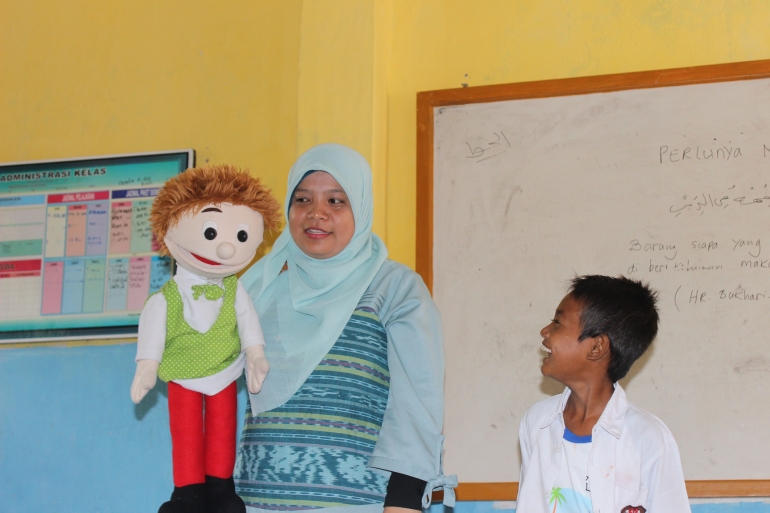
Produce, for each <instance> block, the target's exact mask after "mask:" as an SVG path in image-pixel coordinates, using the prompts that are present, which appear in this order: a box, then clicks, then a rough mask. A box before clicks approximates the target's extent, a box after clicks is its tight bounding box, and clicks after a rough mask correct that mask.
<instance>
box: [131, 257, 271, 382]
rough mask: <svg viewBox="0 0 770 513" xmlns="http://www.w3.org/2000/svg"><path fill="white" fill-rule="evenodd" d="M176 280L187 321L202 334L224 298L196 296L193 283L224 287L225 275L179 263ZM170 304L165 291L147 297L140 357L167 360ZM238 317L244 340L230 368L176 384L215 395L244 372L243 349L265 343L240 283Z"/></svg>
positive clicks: (138, 355)
mask: <svg viewBox="0 0 770 513" xmlns="http://www.w3.org/2000/svg"><path fill="white" fill-rule="evenodd" d="M173 279H174V281H175V282H176V284H177V288H178V289H179V294H180V295H181V296H182V304H183V310H184V320H185V321H187V324H189V325H190V327H191V328H192V329H194V330H195V331H198V332H200V333H206V332H207V331H208V330H209V329H210V328H211V326H213V325H214V322H216V320H217V318H218V317H219V310H220V309H221V308H222V303H223V302H224V297H221V298H219V299H217V300H216V301H210V300H208V299H206V298H205V296H200V297H199V298H198V299H193V292H192V287H193V285H217V286H219V287H222V288H224V285H223V284H222V278H219V279H213V278H204V277H203V276H198V275H197V274H193V273H191V272H190V271H188V270H187V269H185V268H184V267H182V266H177V271H176V275H175V276H174V278H173ZM167 312H168V304H167V303H166V298H165V297H164V296H163V294H155V295H153V296H151V297H150V299H148V300H147V303H146V304H145V305H144V308H143V309H142V314H141V315H140V316H139V336H138V340H137V348H136V360H137V361H139V360H155V361H156V362H160V361H162V359H163V350H164V349H165V347H166V315H167ZM235 317H236V320H237V322H238V336H239V337H240V339H241V354H240V355H238V358H236V360H235V361H234V362H233V363H232V364H230V365H229V366H228V367H227V368H225V369H222V370H221V371H219V372H218V373H216V374H214V375H211V376H206V377H204V378H194V379H175V380H173V381H174V383H177V384H179V385H182V386H183V387H184V388H186V389H188V390H192V391H194V392H200V393H202V394H206V395H214V394H216V393H219V392H221V391H222V390H224V389H225V387H227V386H228V385H229V384H230V383H232V382H233V381H235V380H236V379H238V377H239V376H240V375H241V373H242V372H243V368H244V364H245V359H246V358H245V355H244V353H243V351H244V350H245V349H246V348H247V347H251V346H255V345H265V338H264V336H263V335H262V326H261V325H260V323H259V316H258V315H257V311H256V310H255V309H254V303H252V302H251V298H250V297H249V294H248V293H247V292H246V289H244V288H243V285H241V282H240V281H239V282H238V288H237V289H236V291H235Z"/></svg>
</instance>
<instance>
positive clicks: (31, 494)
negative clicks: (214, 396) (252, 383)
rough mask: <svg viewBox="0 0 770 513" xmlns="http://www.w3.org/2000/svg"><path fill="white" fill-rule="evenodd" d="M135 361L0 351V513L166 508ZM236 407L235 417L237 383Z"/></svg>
mask: <svg viewBox="0 0 770 513" xmlns="http://www.w3.org/2000/svg"><path fill="white" fill-rule="evenodd" d="M135 352H136V345H135V344H116V345H105V346H81V347H31V348H21V349H0V512H2V513H29V512H33V511H34V512H38V511H56V512H57V513H70V512H71V513H97V512H98V513H143V512H147V513H154V512H155V511H157V509H158V506H160V504H161V503H162V502H163V501H165V500H167V499H168V497H169V495H170V494H171V491H172V488H173V480H172V476H171V437H170V434H169V430H168V412H167V403H166V388H165V385H164V384H162V383H161V384H159V385H158V386H157V387H156V388H155V390H153V391H152V392H151V393H150V394H148V396H147V397H146V398H145V399H144V401H142V403H141V404H140V405H138V406H135V405H134V404H133V403H132V402H131V399H130V397H129V388H130V386H131V380H132V379H133V376H134V368H135V366H134V354H135ZM239 401H240V408H239V410H240V411H241V412H242V410H243V405H244V404H245V401H246V391H245V388H244V386H243V383H242V382H241V383H240V387H239ZM240 415H242V413H240ZM242 421H243V419H242V417H241V418H240V419H239V422H238V425H239V426H240V425H241V423H242ZM500 511H506V512H513V511H515V504H514V503H508V502H505V503H503V502H460V503H458V504H457V506H456V508H455V511H454V513H499V512H500ZM430 513H445V512H444V508H443V507H442V506H440V505H435V506H433V507H432V508H431V511H430ZM447 513H448V512H447ZM693 513H770V502H767V501H764V502H761V501H751V500H748V499H747V500H744V501H743V502H732V503H719V504H716V503H713V504H694V505H693Z"/></svg>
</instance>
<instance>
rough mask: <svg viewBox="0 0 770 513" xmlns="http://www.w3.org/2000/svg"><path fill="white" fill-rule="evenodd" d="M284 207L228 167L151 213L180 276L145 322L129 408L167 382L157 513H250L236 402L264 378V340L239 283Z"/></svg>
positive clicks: (186, 181) (178, 188)
mask: <svg viewBox="0 0 770 513" xmlns="http://www.w3.org/2000/svg"><path fill="white" fill-rule="evenodd" d="M278 218H279V205H278V202H277V201H275V199H273V197H272V196H271V195H270V191H269V190H268V189H267V188H265V187H264V186H263V185H262V184H261V183H260V181H259V180H258V179H257V178H254V177H252V176H250V175H249V174H248V173H247V172H245V171H240V170H239V169H238V168H236V167H233V166H228V165H223V166H207V167H202V168H194V169H188V170H187V171H185V172H184V173H181V174H180V175H178V176H176V177H174V178H172V179H171V180H169V181H168V182H166V184H165V185H164V186H163V188H162V189H161V190H160V192H159V193H158V196H157V198H156V199H155V201H154V203H153V206H152V211H151V214H150V225H151V228H152V231H153V235H154V236H155V238H156V239H157V241H158V243H159V246H160V253H161V254H162V255H170V256H171V257H173V258H174V260H175V261H176V265H177V270H176V274H175V275H174V277H173V278H172V279H170V280H169V281H168V282H167V283H166V284H165V285H164V286H163V288H161V289H160V291H158V292H157V293H156V294H154V295H152V296H150V298H149V299H148V300H147V302H146V303H145V306H144V309H143V310H142V313H141V316H140V318H139V335H138V344H137V355H136V363H137V366H136V374H135V376H134V381H133V383H132V385H131V399H132V400H133V401H134V403H137V404H138V403H139V402H140V401H141V400H142V398H144V396H145V395H146V394H147V392H148V391H149V390H151V389H152V388H153V387H154V386H155V383H156V379H157V378H158V377H159V378H160V379H161V380H163V381H166V382H168V409H169V424H170V427H171V442H172V459H173V468H174V491H173V493H172V494H171V500H169V501H168V502H165V503H163V505H161V507H160V510H159V513H214V512H216V513H245V511H246V508H245V506H244V504H243V501H242V500H241V499H240V497H238V495H237V494H236V493H235V485H234V483H233V467H234V465H235V449H236V440H235V437H236V410H237V396H236V384H235V380H236V379H237V378H238V377H239V376H240V375H241V373H242V372H243V370H244V368H245V369H246V381H247V386H248V389H249V391H250V392H252V393H257V392H259V390H260V388H261V387H262V382H263V381H264V379H265V376H266V375H267V372H268V370H269V365H268V362H267V360H266V359H265V352H264V345H265V342H264V337H263V336H262V329H261V327H260V323H259V317H258V316H257V312H256V310H255V309H254V305H253V303H252V301H251V298H250V297H249V295H248V294H247V292H246V290H245V289H244V288H243V286H242V285H241V284H240V282H239V281H238V278H237V276H236V275H235V274H236V273H237V272H238V271H241V270H242V269H244V268H245V267H246V266H248V265H249V264H250V263H251V261H252V260H253V258H254V256H255V254H256V252H257V249H258V248H259V246H260V244H261V243H262V240H263V235H264V231H265V229H271V230H272V229H275V228H277V224H278Z"/></svg>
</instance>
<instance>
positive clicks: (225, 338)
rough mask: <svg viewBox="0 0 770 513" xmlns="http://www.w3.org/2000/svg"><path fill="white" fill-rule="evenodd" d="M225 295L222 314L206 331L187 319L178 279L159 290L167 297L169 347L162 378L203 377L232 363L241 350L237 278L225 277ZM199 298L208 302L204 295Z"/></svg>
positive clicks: (163, 363)
mask: <svg viewBox="0 0 770 513" xmlns="http://www.w3.org/2000/svg"><path fill="white" fill-rule="evenodd" d="M223 285H224V286H225V296H224V301H223V302H222V308H221V309H220V311H219V317H217V320H216V321H215V322H214V325H213V326H211V328H210V329H209V330H208V331H207V332H206V333H200V332H198V331H195V330H194V329H193V328H192V327H190V325H189V324H188V323H187V321H185V319H184V305H183V303H182V296H181V294H180V293H179V289H178V288H177V284H176V282H175V281H174V280H173V279H171V280H168V282H166V284H165V285H164V286H163V288H162V289H160V291H159V292H160V293H161V294H163V296H164V297H165V298H166V303H167V305H168V314H167V316H166V347H165V349H164V351H163V361H162V362H161V363H160V367H159V368H158V377H159V378H160V379H162V380H163V381H167V382H168V381H172V380H175V379H190V378H203V377H205V376H211V375H213V374H216V373H217V372H219V371H221V370H223V369H225V368H227V366H228V365H230V364H232V363H233V362H234V361H235V359H236V358H238V354H239V353H240V352H241V341H240V337H239V336H238V326H237V321H236V318H235V291H236V289H237V287H238V277H237V276H235V275H233V276H228V277H227V278H225V279H224V280H223ZM198 301H208V300H207V299H205V298H203V297H201V298H200V299H198Z"/></svg>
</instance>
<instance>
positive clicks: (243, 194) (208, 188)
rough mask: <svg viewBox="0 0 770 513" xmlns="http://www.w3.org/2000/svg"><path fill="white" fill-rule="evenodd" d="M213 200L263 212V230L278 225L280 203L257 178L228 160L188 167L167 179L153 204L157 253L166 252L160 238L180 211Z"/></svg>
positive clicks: (194, 208) (152, 225)
mask: <svg viewBox="0 0 770 513" xmlns="http://www.w3.org/2000/svg"><path fill="white" fill-rule="evenodd" d="M212 203H213V204H221V203H232V204H233V205H246V206H247V207H249V208H251V209H252V210H256V211H257V212H259V213H260V214H261V215H262V218H263V219H264V220H265V230H266V231H267V230H275V229H276V228H278V221H279V219H280V213H279V212H280V208H281V207H280V205H279V204H278V202H277V201H276V200H275V199H274V198H273V197H272V196H271V192H270V189H268V188H267V187H265V186H264V185H262V183H261V182H260V180H259V178H255V177H253V176H251V175H250V174H249V173H248V171H241V170H240V169H239V168H238V167H236V166H231V165H228V164H223V165H218V166H204V167H196V168H191V169H188V170H187V171H185V172H184V173H181V174H179V175H177V176H175V177H173V178H172V179H170V180H169V181H167V182H166V183H165V185H164V186H163V188H161V190H160V192H159V193H158V197H157V198H155V201H154V202H153V204H152V210H151V212H150V226H151V227H152V233H153V234H154V235H155V238H156V239H157V241H158V244H159V245H160V254H161V255H168V254H169V252H168V248H166V244H165V243H164V242H163V240H164V239H165V238H166V232H168V229H169V228H171V227H172V226H174V225H176V223H177V222H178V221H179V218H180V217H182V215H184V214H185V213H187V212H188V211H190V210H192V212H193V214H197V213H198V212H199V211H200V209H202V208H203V207H204V206H206V205H210V204H212Z"/></svg>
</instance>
